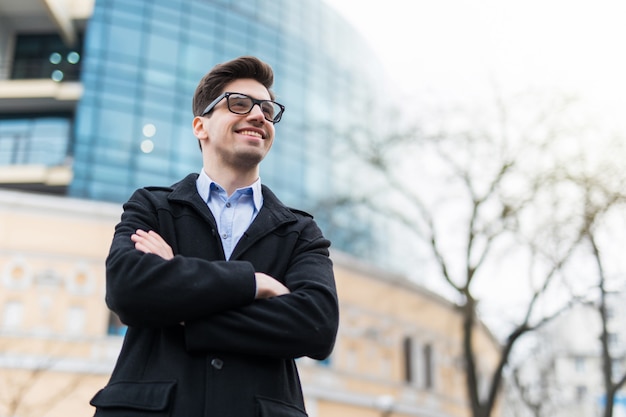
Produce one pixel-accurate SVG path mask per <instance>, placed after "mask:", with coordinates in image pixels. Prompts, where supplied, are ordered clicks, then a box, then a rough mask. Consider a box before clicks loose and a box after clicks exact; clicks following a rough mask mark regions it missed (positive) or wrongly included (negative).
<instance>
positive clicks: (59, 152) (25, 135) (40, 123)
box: [0, 114, 72, 166]
mask: <svg viewBox="0 0 626 417" xmlns="http://www.w3.org/2000/svg"><path fill="white" fill-rule="evenodd" d="M71 137H72V117H71V115H69V114H59V115H48V116H45V115H42V116H38V117H32V116H19V115H11V117H7V116H6V115H5V116H4V117H0V166H4V165H45V166H59V165H65V164H67V163H69V155H70V154H71Z"/></svg>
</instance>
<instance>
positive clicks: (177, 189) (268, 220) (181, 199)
mask: <svg viewBox="0 0 626 417" xmlns="http://www.w3.org/2000/svg"><path fill="white" fill-rule="evenodd" d="M197 178H198V174H195V173H194V174H189V175H187V176H186V177H185V178H183V179H182V180H181V181H179V182H177V183H176V184H174V185H172V186H171V192H170V194H169V195H168V200H169V201H170V202H177V203H182V204H186V205H189V206H191V207H193V208H194V209H195V211H197V212H198V213H199V214H201V215H202V216H203V217H204V218H205V219H206V220H207V221H208V222H209V223H210V224H211V225H212V226H213V227H217V225H216V222H215V218H214V217H213V214H212V213H211V210H209V208H208V207H207V205H206V203H205V202H204V201H202V197H200V194H198V189H197V188H196V179H197ZM261 190H262V192H263V206H262V207H261V210H260V211H259V214H258V215H257V216H256V218H255V219H254V221H253V222H252V224H251V225H250V227H249V228H248V230H246V232H245V233H244V235H243V237H242V238H241V240H240V241H239V243H237V246H236V247H235V250H234V251H233V253H232V255H231V259H235V258H236V257H237V256H238V255H239V254H241V253H242V252H244V251H245V250H246V249H247V248H248V247H249V246H250V245H252V244H253V243H254V242H256V241H257V240H258V239H260V238H261V237H263V236H265V235H266V234H268V233H270V232H272V231H273V230H275V229H276V228H277V227H279V226H281V225H283V224H287V223H295V222H297V220H298V218H297V217H296V216H295V214H293V212H292V211H291V210H290V209H289V208H287V207H286V206H285V205H284V204H283V203H282V202H281V201H280V200H279V199H278V197H276V195H275V194H274V193H273V192H272V191H271V190H270V189H269V187H267V186H265V185H263V186H262V188H261Z"/></svg>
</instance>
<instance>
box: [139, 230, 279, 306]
mask: <svg viewBox="0 0 626 417" xmlns="http://www.w3.org/2000/svg"><path fill="white" fill-rule="evenodd" d="M130 239H131V240H132V241H133V242H134V243H135V249H137V250H139V251H141V252H143V253H152V254H154V255H158V256H160V257H161V258H163V259H165V260H170V259H172V258H173V257H174V253H173V252H172V248H171V247H170V245H169V244H168V243H167V242H166V241H165V240H164V239H163V238H162V237H161V236H160V235H159V234H158V233H157V232H155V231H154V230H150V231H148V232H146V231H145V230H141V229H138V230H137V231H136V232H135V233H134V234H132V235H131V237H130ZM254 276H255V281H256V294H255V298H256V299H262V298H271V297H276V296H279V295H284V294H289V292H290V291H289V289H288V288H287V287H285V286H284V285H283V284H282V283H280V282H279V281H278V280H276V279H274V278H272V277H271V276H269V275H267V274H264V273H262V272H255V274H254Z"/></svg>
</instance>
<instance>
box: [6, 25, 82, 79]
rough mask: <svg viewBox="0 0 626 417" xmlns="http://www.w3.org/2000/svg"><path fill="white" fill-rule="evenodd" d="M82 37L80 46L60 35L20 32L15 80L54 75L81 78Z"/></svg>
mask: <svg viewBox="0 0 626 417" xmlns="http://www.w3.org/2000/svg"><path fill="white" fill-rule="evenodd" d="M82 44H83V41H82V39H81V37H79V39H78V40H77V42H76V47H68V46H66V45H65V44H64V43H63V41H62V40H61V37H60V36H59V35H56V34H36V35H18V36H17V39H16V42H15V54H14V56H13V68H12V72H11V78H12V79H37V78H51V79H53V80H54V81H68V80H69V81H75V80H78V79H79V78H80V65H81V57H82V50H81V47H80V46H79V45H82Z"/></svg>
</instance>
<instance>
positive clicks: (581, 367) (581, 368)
mask: <svg viewBox="0 0 626 417" xmlns="http://www.w3.org/2000/svg"><path fill="white" fill-rule="evenodd" d="M574 369H575V370H576V372H579V373H580V372H585V358H584V357H582V356H576V357H574Z"/></svg>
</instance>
